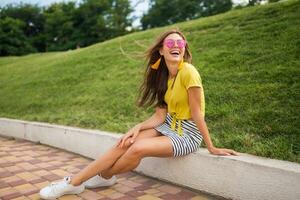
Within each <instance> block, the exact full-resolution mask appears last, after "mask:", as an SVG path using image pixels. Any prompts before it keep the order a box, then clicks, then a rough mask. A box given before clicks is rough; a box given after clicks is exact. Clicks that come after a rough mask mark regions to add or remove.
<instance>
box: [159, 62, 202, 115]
mask: <svg viewBox="0 0 300 200" xmlns="http://www.w3.org/2000/svg"><path fill="white" fill-rule="evenodd" d="M174 80H175V82H174ZM173 84H174V85H173ZM172 85H173V87H172ZM190 87H199V88H200V91H201V94H200V95H201V96H200V97H201V98H200V102H199V104H200V111H201V114H202V115H203V117H204V116H205V98H204V91H203V86H202V80H201V77H200V74H199V73H198V71H197V69H196V68H195V67H194V66H193V65H192V64H189V63H187V62H183V63H182V65H181V66H180V67H179V69H178V72H177V76H176V78H175V77H174V78H172V79H169V80H168V89H167V91H166V94H165V102H166V103H167V107H168V112H169V113H171V114H173V115H175V117H176V118H177V119H180V120H184V119H191V118H192V117H191V111H190V106H189V100H188V89H189V88H190Z"/></svg>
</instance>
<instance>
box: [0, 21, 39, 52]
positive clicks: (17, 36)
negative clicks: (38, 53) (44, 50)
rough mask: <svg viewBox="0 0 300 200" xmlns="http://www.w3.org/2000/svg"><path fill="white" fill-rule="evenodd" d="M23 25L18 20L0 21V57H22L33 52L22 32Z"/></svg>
mask: <svg viewBox="0 0 300 200" xmlns="http://www.w3.org/2000/svg"><path fill="white" fill-rule="evenodd" d="M24 27H25V23H24V22H23V21H21V20H19V19H13V18H11V17H5V18H3V19H1V20H0V44H1V45H0V56H8V55H23V54H25V53H29V52H35V49H34V48H33V47H32V45H31V44H30V42H29V40H27V39H26V35H25V34H24V32H23V29H24Z"/></svg>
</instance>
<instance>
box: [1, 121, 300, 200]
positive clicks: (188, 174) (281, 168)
mask: <svg viewBox="0 0 300 200" xmlns="http://www.w3.org/2000/svg"><path fill="white" fill-rule="evenodd" d="M0 135H3V136H8V137H14V138H21V139H26V140H30V141H34V142H40V143H42V144H47V145H51V146H54V147H58V148H61V149H65V150H68V151H71V152H74V153H78V154H81V155H83V156H86V157H89V158H93V159H95V158H96V157H98V156H99V155H101V154H103V153H104V152H105V151H107V150H108V149H109V148H110V147H111V146H113V145H114V144H115V142H116V141H117V139H118V138H119V137H120V136H121V135H120V134H111V133H107V132H103V131H97V130H86V129H80V128H73V127H67V126H60V125H52V124H47V123H39V122H27V121H21V120H12V119H5V118H0ZM136 171H137V172H139V173H142V174H145V175H148V176H151V177H155V178H158V179H161V180H166V181H169V182H172V183H175V184H178V185H182V186H186V187H189V188H193V189H196V190H200V191H203V192H207V193H210V194H214V195H218V196H222V197H225V198H230V199H243V200H257V199H260V200H261V199H270V200H274V199H276V200H280V199H282V200H283V199H284V200H286V199H289V200H296V199H300V190H299V188H300V165H299V164H297V163H293V162H287V161H281V160H274V159H267V158H262V157H257V156H252V155H248V154H241V155H240V156H237V157H236V156H228V157H222V156H213V155H211V154H209V153H208V152H207V150H206V149H200V150H199V151H197V152H196V153H192V154H190V155H188V156H185V157H179V158H175V159H174V158H145V159H143V161H142V162H141V164H140V165H139V167H138V168H137V169H136Z"/></svg>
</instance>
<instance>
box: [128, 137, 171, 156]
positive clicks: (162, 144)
mask: <svg viewBox="0 0 300 200" xmlns="http://www.w3.org/2000/svg"><path fill="white" fill-rule="evenodd" d="M126 153H128V154H129V155H137V156H139V157H150V156H151V157H172V156H173V145H172V141H171V139H170V138H168V137H167V136H158V137H151V138H143V139H140V140H139V141H136V142H134V143H133V145H132V146H131V147H129V149H128V150H127V152H126Z"/></svg>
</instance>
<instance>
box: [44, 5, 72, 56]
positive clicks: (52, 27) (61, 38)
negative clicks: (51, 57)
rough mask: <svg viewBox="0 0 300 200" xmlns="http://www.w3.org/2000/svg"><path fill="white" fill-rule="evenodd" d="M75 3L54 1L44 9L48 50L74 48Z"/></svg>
mask: <svg viewBox="0 0 300 200" xmlns="http://www.w3.org/2000/svg"><path fill="white" fill-rule="evenodd" d="M74 12H75V3H74V2H68V3H64V2H63V3H54V4H52V5H51V6H49V7H48V8H47V9H45V11H44V16H45V19H46V20H45V39H46V49H47V51H54V50H67V49H74V48H75V47H76V42H75V41H73V40H72V35H73V32H74V26H73V24H74V21H73V18H74Z"/></svg>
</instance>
